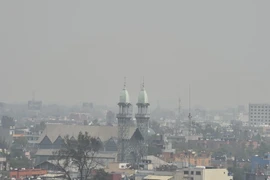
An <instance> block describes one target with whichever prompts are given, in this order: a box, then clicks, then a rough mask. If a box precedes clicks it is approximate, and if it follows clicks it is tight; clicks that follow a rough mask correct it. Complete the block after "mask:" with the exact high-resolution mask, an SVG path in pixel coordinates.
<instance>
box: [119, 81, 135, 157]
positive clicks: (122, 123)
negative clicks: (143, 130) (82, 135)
mask: <svg viewBox="0 0 270 180" xmlns="http://www.w3.org/2000/svg"><path fill="white" fill-rule="evenodd" d="M118 106H119V113H118V114H117V119H118V155H117V158H118V162H125V161H126V153H125V151H126V148H127V145H128V140H129V128H130V125H131V122H132V113H131V108H132V106H131V103H130V100H129V94H128V91H127V89H126V78H125V81H124V88H123V90H122V91H121V94H120V100H119V103H118Z"/></svg>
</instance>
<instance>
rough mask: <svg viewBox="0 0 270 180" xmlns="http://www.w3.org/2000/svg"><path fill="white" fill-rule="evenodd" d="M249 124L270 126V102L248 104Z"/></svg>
mask: <svg viewBox="0 0 270 180" xmlns="http://www.w3.org/2000/svg"><path fill="white" fill-rule="evenodd" d="M249 125H250V126H270V104H249Z"/></svg>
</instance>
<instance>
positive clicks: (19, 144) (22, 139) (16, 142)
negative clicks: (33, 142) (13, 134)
mask: <svg viewBox="0 0 270 180" xmlns="http://www.w3.org/2000/svg"><path fill="white" fill-rule="evenodd" d="M27 143H28V140H27V138H26V137H19V138H16V139H14V142H13V144H14V145H15V146H17V147H22V148H25V147H26V145H27Z"/></svg>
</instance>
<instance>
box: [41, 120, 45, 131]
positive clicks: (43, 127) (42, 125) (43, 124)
mask: <svg viewBox="0 0 270 180" xmlns="http://www.w3.org/2000/svg"><path fill="white" fill-rule="evenodd" d="M39 127H40V130H42V131H43V130H44V129H45V128H46V123H45V122H44V121H41V122H40V124H39Z"/></svg>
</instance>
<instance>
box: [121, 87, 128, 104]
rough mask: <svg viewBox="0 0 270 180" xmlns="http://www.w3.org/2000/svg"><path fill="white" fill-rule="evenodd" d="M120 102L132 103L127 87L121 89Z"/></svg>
mask: <svg viewBox="0 0 270 180" xmlns="http://www.w3.org/2000/svg"><path fill="white" fill-rule="evenodd" d="M119 103H130V101H129V94H128V91H127V89H126V88H124V89H123V90H122V91H121V94H120V100H119Z"/></svg>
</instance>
